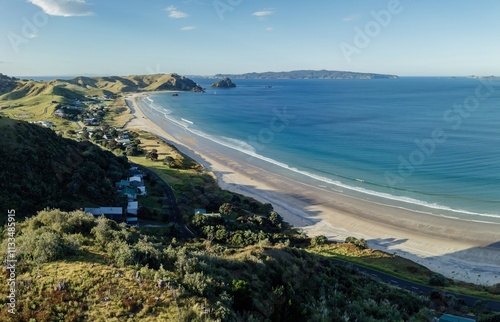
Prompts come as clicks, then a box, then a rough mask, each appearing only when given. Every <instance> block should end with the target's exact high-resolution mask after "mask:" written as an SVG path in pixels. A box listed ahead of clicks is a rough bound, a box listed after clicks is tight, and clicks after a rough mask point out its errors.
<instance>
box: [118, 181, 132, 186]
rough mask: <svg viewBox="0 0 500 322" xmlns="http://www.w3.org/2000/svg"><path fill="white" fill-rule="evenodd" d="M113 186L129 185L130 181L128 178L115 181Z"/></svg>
mask: <svg viewBox="0 0 500 322" xmlns="http://www.w3.org/2000/svg"><path fill="white" fill-rule="evenodd" d="M115 186H124V187H129V186H130V182H129V181H128V180H121V181H119V182H117V183H115Z"/></svg>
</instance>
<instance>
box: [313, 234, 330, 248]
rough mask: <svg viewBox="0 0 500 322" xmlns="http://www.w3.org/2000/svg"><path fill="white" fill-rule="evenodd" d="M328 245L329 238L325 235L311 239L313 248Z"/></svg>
mask: <svg viewBox="0 0 500 322" xmlns="http://www.w3.org/2000/svg"><path fill="white" fill-rule="evenodd" d="M326 243H328V238H326V237H325V236H324V235H319V236H315V237H313V238H311V246H319V245H324V244H326Z"/></svg>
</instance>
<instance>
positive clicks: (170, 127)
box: [126, 94, 500, 285]
mask: <svg viewBox="0 0 500 322" xmlns="http://www.w3.org/2000/svg"><path fill="white" fill-rule="evenodd" d="M146 95H147V94H133V95H130V96H128V97H127V98H126V100H127V103H128V105H129V107H130V109H131V111H132V114H133V115H134V119H133V120H131V121H130V122H129V123H128V124H127V125H126V127H127V128H128V129H142V130H145V131H149V132H151V133H154V134H156V135H158V136H159V137H161V138H163V139H164V140H167V141H169V142H170V143H173V144H174V145H176V147H177V148H178V149H179V150H180V151H181V152H183V153H185V154H187V155H189V156H190V157H192V158H193V159H195V160H197V161H198V162H199V163H200V164H202V165H204V166H205V167H206V168H207V169H209V170H211V171H213V172H214V173H215V174H216V175H217V178H218V180H219V185H220V186H221V187H222V188H223V189H227V190H229V191H233V192H237V193H241V194H245V195H248V196H251V197H253V198H255V199H257V200H259V201H261V202H265V203H271V204H272V205H273V207H274V209H275V210H276V211H277V212H278V213H280V214H281V215H282V216H283V218H284V219H285V220H286V221H287V222H289V223H291V224H292V225H294V226H295V227H297V228H301V229H303V230H304V231H305V232H307V233H308V234H309V235H310V236H314V235H325V236H327V237H328V238H330V239H332V240H338V241H342V240H344V239H345V238H346V237H348V236H355V237H357V238H364V239H366V240H367V241H368V244H369V246H370V247H372V248H375V249H380V250H383V251H386V252H389V253H396V254H398V255H401V256H403V257H405V258H408V259H411V260H413V261H415V262H417V263H419V264H422V265H424V266H426V267H428V268H429V269H431V270H433V271H436V272H439V273H441V274H443V275H445V276H447V277H450V278H454V279H456V280H461V281H466V282H471V283H475V284H482V285H493V284H497V283H500V246H499V244H500V224H491V223H481V222H471V221H465V220H459V219H451V218H446V217H440V216H434V215H429V214H425V213H419V212H414V211H409V210H407V209H402V208H398V207H394V206H391V205H385V204H380V203H376V202H372V201H367V200H363V199H358V198H355V197H352V196H349V195H347V194H345V193H342V192H341V191H335V190H332V189H331V188H328V187H325V186H321V185H319V184H315V183H314V182H310V181H307V180H303V178H301V176H300V174H292V175H290V174H288V173H284V171H283V169H282V168H280V167H278V166H275V165H272V164H269V163H267V162H266V161H263V160H260V159H257V158H255V157H252V156H249V155H247V154H244V153H242V152H239V151H236V150H234V149H231V148H229V147H226V146H223V145H220V144H217V143H215V142H213V141H211V140H209V139H207V138H204V137H201V136H199V135H196V134H193V133H192V132H190V131H188V130H187V129H186V128H185V127H183V126H181V125H179V124H176V123H174V122H172V121H170V120H168V119H166V118H165V117H164V115H163V114H162V113H159V112H158V111H156V110H153V109H151V108H150V107H148V106H147V105H146V104H143V103H142V102H141V98H144V97H145V96H146Z"/></svg>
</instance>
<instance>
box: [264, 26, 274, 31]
mask: <svg viewBox="0 0 500 322" xmlns="http://www.w3.org/2000/svg"><path fill="white" fill-rule="evenodd" d="M273 30H274V28H273V27H267V28H266V31H273Z"/></svg>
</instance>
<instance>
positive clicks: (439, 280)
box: [429, 273, 449, 286]
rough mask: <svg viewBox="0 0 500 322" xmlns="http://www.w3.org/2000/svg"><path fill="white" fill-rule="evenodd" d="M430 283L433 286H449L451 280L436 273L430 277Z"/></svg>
mask: <svg viewBox="0 0 500 322" xmlns="http://www.w3.org/2000/svg"><path fill="white" fill-rule="evenodd" d="M429 284H430V285H432V286H447V285H449V282H448V280H447V279H446V277H444V276H443V275H441V274H438V273H435V274H432V275H431V277H430V278H429Z"/></svg>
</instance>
